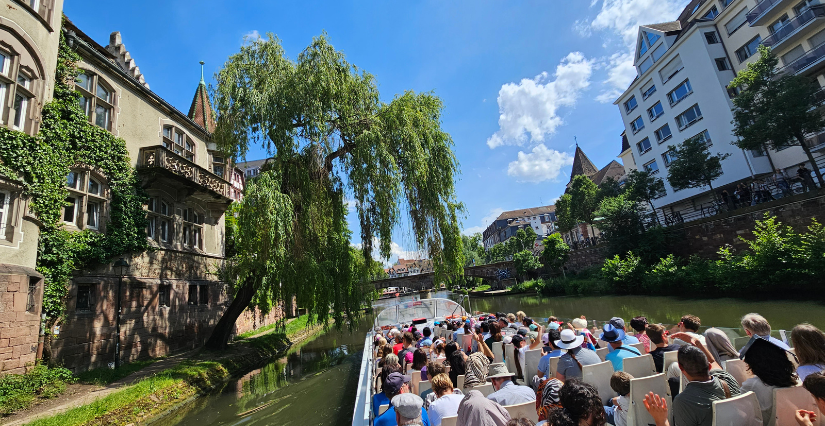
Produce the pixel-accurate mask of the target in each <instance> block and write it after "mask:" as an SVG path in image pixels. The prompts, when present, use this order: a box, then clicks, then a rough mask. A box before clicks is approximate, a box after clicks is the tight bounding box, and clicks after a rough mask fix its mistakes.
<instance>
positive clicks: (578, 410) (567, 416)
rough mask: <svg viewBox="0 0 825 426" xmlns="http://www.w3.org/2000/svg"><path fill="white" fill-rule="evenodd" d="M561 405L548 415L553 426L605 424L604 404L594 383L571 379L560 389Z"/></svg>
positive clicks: (599, 425) (548, 422)
mask: <svg viewBox="0 0 825 426" xmlns="http://www.w3.org/2000/svg"><path fill="white" fill-rule="evenodd" d="M559 402H560V403H561V407H554V408H552V409H551V410H550V412H549V413H548V415H547V424H548V425H552V426H585V425H587V426H603V425H605V424H606V423H607V420H606V419H605V413H604V406H603V405H602V399H601V398H600V397H599V392H598V391H596V388H594V387H593V386H592V385H590V384H587V383H583V382H580V381H579V380H578V379H570V380H568V381H566V382H564V386H562V387H561V390H559Z"/></svg>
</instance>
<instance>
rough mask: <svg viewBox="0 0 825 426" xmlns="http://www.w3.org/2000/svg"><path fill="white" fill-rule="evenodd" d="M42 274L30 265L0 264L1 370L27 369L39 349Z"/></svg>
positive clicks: (19, 370) (32, 362) (7, 371)
mask: <svg viewBox="0 0 825 426" xmlns="http://www.w3.org/2000/svg"><path fill="white" fill-rule="evenodd" d="M42 302H43V278H42V276H41V275H40V274H38V273H37V272H35V271H34V270H32V269H30V268H25V267H15V266H8V265H0V373H16V374H20V373H24V372H25V371H26V367H28V366H31V365H34V360H35V358H36V355H37V352H38V335H39V331H40V309H41V306H42Z"/></svg>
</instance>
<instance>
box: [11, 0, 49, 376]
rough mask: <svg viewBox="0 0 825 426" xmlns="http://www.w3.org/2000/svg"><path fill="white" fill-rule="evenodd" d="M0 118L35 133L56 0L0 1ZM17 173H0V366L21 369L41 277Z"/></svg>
mask: <svg viewBox="0 0 825 426" xmlns="http://www.w3.org/2000/svg"><path fill="white" fill-rule="evenodd" d="M0 10H2V13H1V14H0V105H2V106H0V126H3V127H6V128H9V129H12V130H17V131H21V132H24V133H27V134H29V135H35V134H37V132H38V131H39V127H40V112H41V109H42V107H43V105H44V104H45V103H46V102H48V101H50V100H51V98H52V93H53V89H54V74H55V67H56V65H57V47H58V42H59V40H60V18H61V16H62V14H63V1H62V0H50V1H19V0H18V1H12V0H2V1H0ZM28 202H29V200H28V199H27V198H26V197H25V196H24V195H23V186H22V185H21V182H20V181H19V178H18V177H17V176H4V175H2V174H0V373H22V372H24V371H25V366H26V365H31V364H32V363H33V362H34V360H35V358H36V356H37V352H38V334H39V330H40V312H41V306H42V298H43V277H42V275H40V274H39V273H37V272H36V271H35V269H34V268H35V266H36V261H37V244H38V237H39V235H40V228H39V225H38V221H37V219H36V218H35V217H33V216H32V215H31V214H29V209H28Z"/></svg>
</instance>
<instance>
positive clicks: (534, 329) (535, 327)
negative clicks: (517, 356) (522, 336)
mask: <svg viewBox="0 0 825 426" xmlns="http://www.w3.org/2000/svg"><path fill="white" fill-rule="evenodd" d="M538 329H539V328H538V327H537V326H536V325H535V324H530V331H536V330H538Z"/></svg>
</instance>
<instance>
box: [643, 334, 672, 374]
mask: <svg viewBox="0 0 825 426" xmlns="http://www.w3.org/2000/svg"><path fill="white" fill-rule="evenodd" d="M666 333H667V330H665V328H664V327H662V326H661V325H659V324H650V325H648V326H647V329H646V330H645V334H647V337H649V338H650V343H651V345H653V350H651V351H650V355H651V356H652V357H653V364H654V365H655V367H656V372H657V373H661V372H662V371H664V370H665V367H666V366H665V365H664V364H665V352H673V351H678V350H679V345H669V344H668V343H667V334H666ZM667 367H670V366H667Z"/></svg>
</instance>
